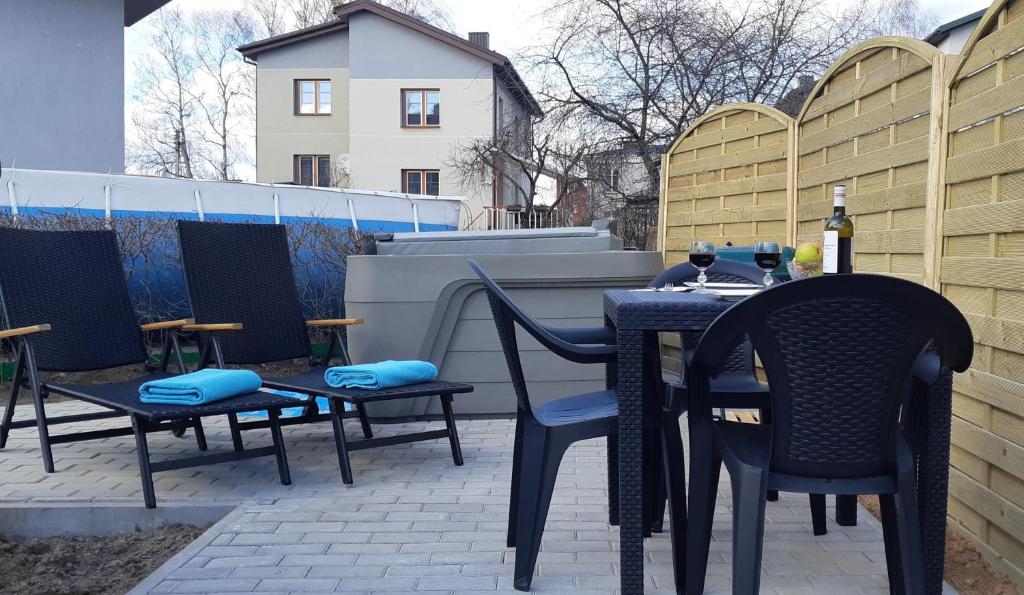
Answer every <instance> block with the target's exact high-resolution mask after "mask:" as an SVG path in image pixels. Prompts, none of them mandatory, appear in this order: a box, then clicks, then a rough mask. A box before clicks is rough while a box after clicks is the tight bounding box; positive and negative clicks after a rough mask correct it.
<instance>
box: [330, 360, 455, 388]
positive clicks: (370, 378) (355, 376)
mask: <svg viewBox="0 0 1024 595" xmlns="http://www.w3.org/2000/svg"><path fill="white" fill-rule="evenodd" d="M435 378H437V366H435V365H434V364H432V363H430V362H421V361H415V360H413V361H401V362H399V361H392V360H388V361H386V362H379V363H376V364H360V365H358V366H339V367H334V368H328V369H327V373H326V374H324V381H325V382H327V385H328V386H333V387H334V388H365V389H368V390H377V389H380V388H393V387H396V386H405V385H407V384H417V383H420V382H430V381H431V380H434V379H435Z"/></svg>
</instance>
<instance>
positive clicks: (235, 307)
mask: <svg viewBox="0 0 1024 595" xmlns="http://www.w3.org/2000/svg"><path fill="white" fill-rule="evenodd" d="M178 244H179V248H180V250H181V261H182V267H183V268H184V271H185V281H186V286H187V288H188V296H189V302H190V303H191V306H192V313H193V315H194V316H195V318H196V321H197V322H200V323H207V324H217V323H241V328H240V329H230V330H226V331H225V332H215V333H207V335H206V336H204V337H203V340H202V343H203V349H202V355H201V362H200V366H201V367H202V366H207V365H211V364H216V365H217V366H218V367H225V366H226V365H231V364H265V363H270V362H278V361H283V360H293V359H306V360H308V361H309V364H310V370H309V371H307V372H302V373H299V374H295V375H292V376H288V377H285V378H268V379H265V380H264V381H263V385H264V386H265V387H267V388H271V389H275V390H283V391H290V392H295V393H300V394H302V395H305V396H306V403H305V411H304V413H303V414H302V415H301V416H298V417H293V418H287V419H282V420H281V424H282V425H293V424H303V423H310V422H318V421H330V422H331V425H332V428H333V431H334V438H335V445H336V447H337V450H338V464H339V467H340V468H341V476H342V480H343V481H344V482H345V483H346V484H352V483H353V481H354V480H353V477H352V467H351V464H350V462H349V452H350V451H353V450H362V449H366V448H374V447H377V446H388V445H394V444H407V443H410V442H418V441H422V440H436V439H438V438H448V440H449V441H450V444H451V449H452V458H453V459H454V461H455V464H456V465H462V463H463V459H462V451H461V448H460V446H459V439H458V432H457V431H456V427H455V417H454V412H453V410H452V401H453V398H454V395H455V394H460V393H467V392H471V391H472V390H473V387H472V385H468V384H456V383H450V382H443V381H436V382H427V383H421V384H416V385H411V386H405V387H397V388H392V389H387V390H377V391H373V390H358V389H337V388H332V387H330V386H328V385H327V383H326V382H325V381H324V371H325V369H326V367H327V366H328V365H329V364H330V361H331V358H332V353H333V352H334V351H335V349H336V348H337V349H339V350H340V359H341V363H342V365H348V364H350V363H351V361H350V359H349V356H348V353H347V351H346V350H345V343H344V339H343V337H342V336H341V332H342V329H343V328H345V327H346V326H349V325H352V324H360V323H361V322H362V321H360V320H353V319H338V320H309V321H307V320H306V319H305V317H304V316H303V314H302V307H301V304H300V302H299V296H298V290H297V288H296V284H295V275H294V272H293V269H292V262H291V251H290V250H289V247H288V236H287V230H286V228H285V227H284V226H283V225H264V224H255V223H213V222H199V221H178ZM309 328H321V329H327V330H328V331H329V341H328V344H327V348H326V351H325V353H324V356H323V357H321V358H315V357H313V356H312V346H311V344H310V340H309V335H308V329H309ZM213 330H216V329H213ZM316 396H324V397H327V401H328V404H329V408H330V409H329V413H326V414H321V413H319V409H318V407H317V404H316V399H315V397H316ZM429 396H437V397H439V398H440V400H441V408H442V411H443V413H444V420H445V429H444V430H434V431H427V432H417V433H412V434H404V435H399V436H388V437H386V438H373V433H372V430H371V428H370V421H369V418H368V416H367V414H366V403H370V402H373V401H384V400H390V399H412V398H419V397H429ZM345 404H349V405H352V406H353V407H354V409H355V410H354V411H344V410H343V409H344V405H345ZM292 405H293V406H295V405H296V401H294V400H293V401H292ZM351 417H358V418H359V420H360V422H361V424H362V430H363V434H364V436H365V440H360V441H349V440H348V439H347V438H346V436H345V429H344V426H343V424H342V420H343V419H347V418H351ZM230 422H231V433H232V439H233V440H234V441H235V447H236V449H241V432H242V431H243V430H249V429H255V428H262V427H266V423H265V422H260V421H254V422H246V423H244V424H240V423H239V422H238V420H237V419H236V418H235V417H232V418H231V419H230Z"/></svg>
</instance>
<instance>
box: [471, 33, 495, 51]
mask: <svg viewBox="0 0 1024 595" xmlns="http://www.w3.org/2000/svg"><path fill="white" fill-rule="evenodd" d="M469 43H471V44H473V45H475V46H476V47H478V48H480V49H482V50H489V49H491V34H490V33H488V32H486V31H473V32H470V34H469Z"/></svg>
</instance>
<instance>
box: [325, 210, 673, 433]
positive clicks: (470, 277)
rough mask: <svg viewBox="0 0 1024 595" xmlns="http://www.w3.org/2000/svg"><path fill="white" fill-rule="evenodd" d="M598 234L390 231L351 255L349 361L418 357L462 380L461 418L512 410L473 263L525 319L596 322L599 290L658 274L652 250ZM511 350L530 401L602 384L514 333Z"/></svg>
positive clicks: (398, 409) (403, 412) (395, 409)
mask: <svg viewBox="0 0 1024 595" xmlns="http://www.w3.org/2000/svg"><path fill="white" fill-rule="evenodd" d="M621 246H622V243H621V240H619V238H616V237H615V236H612V235H611V234H609V233H608V232H607V231H606V230H596V229H593V228H564V229H546V230H522V231H502V232H473V233H468V232H433V233H430V232H428V233H414V234H394V236H393V237H392V238H390V239H385V240H384V241H378V242H377V243H376V249H377V254H376V255H370V256H350V257H349V259H348V277H347V282H346V287H345V303H346V313H347V315H348V316H350V317H354V318H362V319H364V320H365V323H364V324H363V325H359V326H355V327H351V328H350V330H349V351H350V353H351V355H352V359H353V361H355V362H371V361H379V360H384V359H423V360H427V361H430V362H433V363H434V364H435V365H437V366H438V369H439V370H440V378H441V379H443V380H450V381H453V382H468V383H471V384H473V385H474V386H476V392H474V393H472V394H469V395H465V396H463V397H460V398H459V399H458V400H457V402H456V411H457V412H458V413H460V414H512V413H514V412H515V406H516V400H515V394H514V391H513V388H512V384H511V381H510V379H509V374H508V368H507V366H506V363H505V358H504V355H503V354H502V351H501V344H500V343H499V342H498V336H497V333H496V331H495V328H494V322H493V319H492V318H491V312H490V307H489V305H488V303H487V298H486V295H485V293H484V291H483V285H482V284H481V283H480V281H479V280H478V279H477V277H476V275H475V274H474V273H473V271H472V270H471V269H470V268H469V265H468V264H467V261H468V259H470V258H472V259H475V260H476V261H477V262H479V263H480V265H481V266H482V267H483V268H484V270H486V271H487V272H488V273H489V274H490V275H491V276H492V277H494V278H495V279H496V280H497V281H498V282H499V283H500V284H501V285H502V287H504V288H505V289H506V290H508V292H509V294H510V295H511V296H512V298H513V299H514V300H516V302H517V303H518V304H520V305H521V306H522V307H523V308H524V309H525V310H526V311H527V312H529V313H530V314H531V315H533V316H534V317H536V318H537V319H539V320H540V321H542V322H543V323H545V324H551V325H555V326H566V327H571V326H594V325H601V324H603V320H604V316H603V313H602V292H603V291H604V290H605V289H609V288H614V287H642V286H644V285H646V284H647V282H648V281H650V279H652V278H653V277H655V276H656V275H657V274H658V273H660V272H661V271H662V270H663V262H662V256H661V254H660V253H658V252H635V251H625V250H621V249H620V248H621ZM519 348H520V352H521V356H522V360H523V368H524V371H525V373H526V377H527V380H528V385H529V390H530V396H531V399H532V401H533V402H534V403H535V404H539V403H542V402H544V401H547V400H550V399H553V398H556V397H560V396H566V395H569V394H573V393H579V392H586V391H591V390H601V389H603V388H604V367H603V366H600V365H582V364H574V363H571V362H567V361H565V360H562V359H560V358H558V357H556V356H555V355H553V354H551V353H550V352H548V351H547V350H545V349H543V348H542V347H541V346H540V344H538V343H537V342H536V341H534V340H533V339H532V338H530V337H529V336H527V335H526V334H525V333H521V335H520V340H519ZM375 405H376V407H374V408H372V409H371V410H370V415H371V416H373V417H397V418H407V417H411V416H420V415H425V414H435V413H437V412H439V406H438V404H437V403H436V400H433V401H430V400H427V399H421V400H419V401H418V402H399V401H396V402H390V403H389V402H385V403H379V404H375Z"/></svg>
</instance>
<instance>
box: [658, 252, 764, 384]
mask: <svg viewBox="0 0 1024 595" xmlns="http://www.w3.org/2000/svg"><path fill="white" fill-rule="evenodd" d="M699 274H700V271H699V270H697V267H695V266H693V265H692V264H690V263H689V262H682V263H679V264H677V265H675V266H673V267H670V268H668V269H666V270H665V271H664V272H662V273H661V274H660V275H658V276H657V277H655V278H654V279H653V280H652V281H651V282H650V283H648V284H647V286H648V287H654V288H658V287H664V286H665V284H666V283H673V284H675V283H683V282H685V281H696V280H697V275H699ZM706 275H707V277H708V282H712V283H757V284H758V285H760V284H761V281H762V280H763V279H764V271H762V270H761V269H759V268H757V267H755V266H753V265H750V264H747V263H745V262H737V261H735V260H721V259H718V260H715V264H714V266H712V267H711V268H710V269H708V270H707V273H706ZM700 335H701V334H700V333H694V332H681V333H679V341H680V343H681V344H682V347H683V353H684V354H688V353H691V352H693V350H694V349H696V347H697V341H699V340H700ZM684 357H685V355H684ZM722 371H723V373H726V374H730V373H731V374H747V375H751V376H753V375H754V374H756V370H755V368H754V348H753V347H752V346H751V345H750V342H749V341H745V342H743V343H742V344H740V345H739V346H738V347H737V348H736V349H735V350H733V352H732V354H731V355H730V356H729V359H728V360H727V361H726V364H725V367H724V368H723V369H722Z"/></svg>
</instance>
